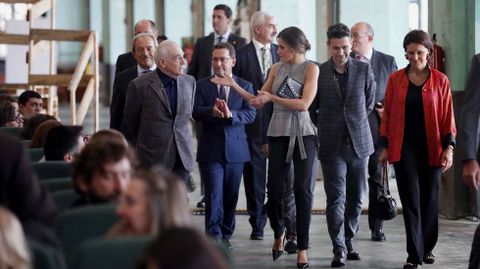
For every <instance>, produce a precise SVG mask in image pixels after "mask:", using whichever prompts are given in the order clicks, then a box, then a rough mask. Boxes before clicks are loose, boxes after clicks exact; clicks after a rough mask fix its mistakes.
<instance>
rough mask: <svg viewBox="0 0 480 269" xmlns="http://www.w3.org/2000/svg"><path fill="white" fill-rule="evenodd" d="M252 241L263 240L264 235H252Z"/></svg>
mask: <svg viewBox="0 0 480 269" xmlns="http://www.w3.org/2000/svg"><path fill="white" fill-rule="evenodd" d="M250 240H263V235H258V234H251V235H250Z"/></svg>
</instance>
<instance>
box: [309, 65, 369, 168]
mask: <svg viewBox="0 0 480 269" xmlns="http://www.w3.org/2000/svg"><path fill="white" fill-rule="evenodd" d="M333 68H334V65H333V60H332V59H331V58H330V60H328V61H327V62H325V63H323V64H321V65H320V76H319V78H318V91H317V95H316V98H315V100H314V103H313V105H314V108H316V110H317V113H318V116H317V127H318V142H319V151H318V156H319V159H320V160H325V159H328V158H329V157H333V156H335V155H336V154H339V149H340V146H341V145H342V143H345V142H346V139H345V136H346V130H345V128H347V129H348V133H349V135H350V138H351V140H352V145H353V149H354V150H355V153H356V154H357V156H358V157H359V158H366V157H368V156H369V155H370V154H372V153H373V142H372V134H371V132H370V126H369V124H368V119H367V117H368V115H369V114H370V112H372V110H373V105H374V100H375V81H374V78H373V72H372V69H371V67H370V65H369V64H367V63H363V62H361V61H359V60H356V59H353V58H349V60H348V81H347V87H346V89H345V97H343V96H342V93H341V90H340V88H339V86H338V83H337V81H335V78H334V72H333Z"/></svg>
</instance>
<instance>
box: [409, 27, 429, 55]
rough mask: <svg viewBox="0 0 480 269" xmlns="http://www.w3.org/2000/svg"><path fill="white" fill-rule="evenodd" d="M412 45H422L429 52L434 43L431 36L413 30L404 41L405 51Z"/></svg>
mask: <svg viewBox="0 0 480 269" xmlns="http://www.w3.org/2000/svg"><path fill="white" fill-rule="evenodd" d="M412 43H417V44H422V45H424V46H425V48H427V49H428V50H431V49H432V48H433V42H432V39H431V38H430V35H429V34H428V33H427V32H425V31H422V30H412V31H410V32H408V34H407V35H406V36H405V38H404V39H403V49H404V50H405V51H407V46H408V45H410V44H412Z"/></svg>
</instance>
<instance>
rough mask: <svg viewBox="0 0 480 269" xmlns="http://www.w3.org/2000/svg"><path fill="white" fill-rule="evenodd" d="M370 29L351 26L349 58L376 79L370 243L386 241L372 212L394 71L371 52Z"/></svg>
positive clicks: (371, 120)
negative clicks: (384, 116) (364, 66)
mask: <svg viewBox="0 0 480 269" xmlns="http://www.w3.org/2000/svg"><path fill="white" fill-rule="evenodd" d="M373 36H374V33H373V28H372V26H371V25H370V24H368V23H366V22H358V23H356V24H355V25H353V27H352V40H353V46H352V53H351V56H352V57H355V58H357V59H359V60H360V61H362V62H366V63H369V64H370V66H371V67H372V70H373V75H374V76H375V83H376V84H377V89H376V91H375V109H374V110H373V112H372V113H370V115H369V116H368V122H369V123H370V131H371V132H372V137H373V145H374V147H375V152H374V153H373V154H372V155H370V157H369V159H368V175H369V177H368V226H369V228H370V230H371V233H372V235H371V239H372V240H373V241H385V234H384V233H383V230H382V228H383V220H381V219H379V218H378V217H377V215H376V213H375V204H376V201H377V200H378V197H379V195H380V190H381V187H382V165H381V164H379V163H378V157H379V156H380V149H381V147H380V144H379V138H380V118H381V116H382V113H383V99H384V97H385V88H386V87H387V80H388V76H390V74H391V73H393V72H395V71H397V69H398V68H397V63H396V62H395V58H393V57H392V56H390V55H387V54H384V53H382V52H380V51H378V50H375V49H373Z"/></svg>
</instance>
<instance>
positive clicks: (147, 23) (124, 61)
mask: <svg viewBox="0 0 480 269" xmlns="http://www.w3.org/2000/svg"><path fill="white" fill-rule="evenodd" d="M140 33H149V34H151V35H153V36H154V37H155V39H157V37H158V30H157V28H155V22H154V21H151V20H139V21H138V22H137V23H135V26H134V27H133V35H134V36H136V35H138V34H140ZM136 64H137V61H136V60H135V57H134V55H133V54H132V52H126V53H124V54H120V55H119V56H118V58H117V62H116V63H115V77H116V76H117V75H118V74H119V73H120V72H122V71H123V70H126V69H129V68H131V67H134V66H135V65H136Z"/></svg>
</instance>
